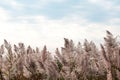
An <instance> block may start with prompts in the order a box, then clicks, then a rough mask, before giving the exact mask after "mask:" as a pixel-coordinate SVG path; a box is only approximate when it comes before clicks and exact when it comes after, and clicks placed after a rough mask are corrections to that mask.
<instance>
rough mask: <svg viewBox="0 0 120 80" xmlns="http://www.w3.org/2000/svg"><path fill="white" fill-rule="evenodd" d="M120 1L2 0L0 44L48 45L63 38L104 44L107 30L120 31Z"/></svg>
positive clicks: (49, 46)
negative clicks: (4, 40)
mask: <svg viewBox="0 0 120 80" xmlns="http://www.w3.org/2000/svg"><path fill="white" fill-rule="evenodd" d="M119 13H120V0H0V43H1V44H2V43H3V39H7V40H8V41H9V42H11V44H13V43H18V42H24V43H25V44H27V45H29V44H30V45H32V46H38V47H40V48H42V47H43V46H44V45H47V46H48V49H49V50H51V51H53V50H54V49H55V48H56V47H61V46H63V38H64V37H66V38H69V39H73V40H74V41H75V42H78V41H81V42H83V41H84V39H85V38H87V39H88V40H93V41H95V42H96V43H101V42H102V41H103V39H102V38H103V37H104V36H105V31H106V30H109V31H111V32H113V34H115V35H116V36H117V35H119V34H120V14H119Z"/></svg>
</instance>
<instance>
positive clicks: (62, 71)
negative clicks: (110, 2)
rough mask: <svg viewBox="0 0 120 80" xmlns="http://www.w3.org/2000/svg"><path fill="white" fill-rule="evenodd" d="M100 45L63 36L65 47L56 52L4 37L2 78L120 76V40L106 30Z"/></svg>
mask: <svg viewBox="0 0 120 80" xmlns="http://www.w3.org/2000/svg"><path fill="white" fill-rule="evenodd" d="M106 33H107V34H106V37H105V38H104V44H101V48H100V49H98V48H97V47H96V45H95V43H94V42H92V41H88V40H87V39H86V40H85V41H84V43H83V44H81V43H80V42H78V44H77V45H75V44H74V43H73V41H72V40H69V39H66V38H64V41H65V42H64V47H62V48H61V51H59V49H58V48H57V49H56V51H55V55H54V57H53V55H51V53H50V52H49V51H48V50H47V47H46V46H44V48H43V50H39V48H38V47H37V48H36V49H33V48H32V47H31V46H28V47H25V46H24V44H23V43H18V45H14V46H13V47H12V45H11V44H10V43H9V42H8V41H7V40H4V43H3V44H2V45H1V47H0V80H120V44H119V41H117V38H116V37H114V36H113V35H112V33H111V32H109V31H106Z"/></svg>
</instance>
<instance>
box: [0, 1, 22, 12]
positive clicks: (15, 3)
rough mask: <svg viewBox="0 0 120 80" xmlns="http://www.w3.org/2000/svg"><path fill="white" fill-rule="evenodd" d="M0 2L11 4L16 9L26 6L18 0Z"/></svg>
mask: <svg viewBox="0 0 120 80" xmlns="http://www.w3.org/2000/svg"><path fill="white" fill-rule="evenodd" d="M0 2H1V3H2V4H4V5H8V6H11V7H12V8H14V9H16V10H20V9H22V8H23V7H24V5H23V4H20V3H19V2H17V0H0Z"/></svg>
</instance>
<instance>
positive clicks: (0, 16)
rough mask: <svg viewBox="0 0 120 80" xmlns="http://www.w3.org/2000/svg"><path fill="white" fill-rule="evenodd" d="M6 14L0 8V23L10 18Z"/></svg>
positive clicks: (6, 12)
mask: <svg viewBox="0 0 120 80" xmlns="http://www.w3.org/2000/svg"><path fill="white" fill-rule="evenodd" d="M8 13H9V12H8V11H6V10H5V9H4V8H2V7H0V22H3V21H7V20H8V19H9V18H10V16H9V14H8Z"/></svg>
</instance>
